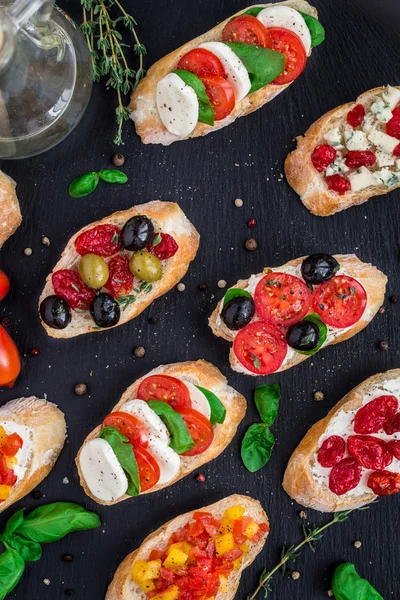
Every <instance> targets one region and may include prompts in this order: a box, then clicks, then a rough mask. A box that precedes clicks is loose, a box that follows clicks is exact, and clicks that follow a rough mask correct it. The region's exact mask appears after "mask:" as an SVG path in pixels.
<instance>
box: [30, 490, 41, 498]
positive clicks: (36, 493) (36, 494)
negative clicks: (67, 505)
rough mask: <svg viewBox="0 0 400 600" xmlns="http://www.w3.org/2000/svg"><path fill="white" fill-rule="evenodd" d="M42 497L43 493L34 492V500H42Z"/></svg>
mask: <svg viewBox="0 0 400 600" xmlns="http://www.w3.org/2000/svg"><path fill="white" fill-rule="evenodd" d="M41 497H42V492H41V491H40V490H33V492H32V498H35V500H40V498H41Z"/></svg>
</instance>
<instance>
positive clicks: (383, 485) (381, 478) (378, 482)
mask: <svg viewBox="0 0 400 600" xmlns="http://www.w3.org/2000/svg"><path fill="white" fill-rule="evenodd" d="M368 487H369V488H371V490H372V491H373V492H374V494H376V495H377V496H391V495H392V494H397V493H398V492H400V474H399V473H392V472H391V471H376V472H375V473H372V475H370V477H369V479H368Z"/></svg>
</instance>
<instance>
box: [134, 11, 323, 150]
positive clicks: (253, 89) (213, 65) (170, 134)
mask: <svg viewBox="0 0 400 600" xmlns="http://www.w3.org/2000/svg"><path fill="white" fill-rule="evenodd" d="M324 37H325V36H324V29H323V27H322V25H321V24H320V23H319V21H318V19H317V11H316V9H315V8H313V7H312V6H310V4H309V3H308V2H306V1H305V0H289V1H287V2H278V3H273V4H259V5H257V6H252V7H250V8H246V9H243V10H241V11H240V12H239V13H237V14H236V15H234V16H233V17H230V18H229V19H226V20H225V21H223V22H222V23H220V24H219V25H217V26H216V27H214V28H213V29H211V30H210V31H208V32H207V33H205V34H203V35H200V36H199V37H197V38H196V39H194V40H192V41H191V42H188V43H187V44H184V45H183V46H181V47H180V48H178V50H175V51H174V52H171V53H170V54H168V55H167V56H165V57H164V58H162V59H161V60H159V61H158V62H156V63H155V64H154V65H153V66H152V67H151V68H150V69H149V71H148V73H147V75H146V77H144V79H142V81H141V82H140V83H139V85H138V87H137V88H136V90H135V91H134V92H133V94H132V97H131V102H130V105H129V108H130V110H131V117H132V119H133V121H134V122H135V125H136V131H137V133H138V135H139V136H140V137H141V139H142V142H143V143H145V144H163V145H164V146H167V145H169V144H172V143H173V142H176V141H179V140H184V139H188V138H191V137H198V136H203V135H206V134H207V133H210V132H212V131H215V130H216V129H221V128H222V127H225V126H226V125H229V124H230V123H232V122H233V121H234V120H235V119H237V118H238V117H242V116H245V115H247V114H249V113H251V112H253V111H255V110H256V109H257V108H260V107H261V106H263V105H264V104H265V103H266V102H269V101H270V100H272V99H273V98H275V96H277V95H278V94H280V92H283V91H284V90H285V89H286V88H287V87H288V85H290V84H291V83H292V82H293V81H294V80H295V79H296V78H297V77H298V76H299V75H300V74H301V73H302V71H303V69H304V68H305V66H306V62H307V59H308V57H309V56H310V54H311V49H312V48H313V47H314V46H317V45H318V44H320V43H321V42H323V40H324Z"/></svg>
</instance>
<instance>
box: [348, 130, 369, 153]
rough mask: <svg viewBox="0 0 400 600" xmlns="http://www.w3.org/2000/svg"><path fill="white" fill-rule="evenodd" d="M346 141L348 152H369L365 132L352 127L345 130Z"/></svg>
mask: <svg viewBox="0 0 400 600" xmlns="http://www.w3.org/2000/svg"><path fill="white" fill-rule="evenodd" d="M344 139H345V143H346V148H347V150H368V148H369V143H368V140H367V136H366V135H365V133H364V132H363V131H357V130H354V129H353V128H352V127H348V128H346V129H345V132H344Z"/></svg>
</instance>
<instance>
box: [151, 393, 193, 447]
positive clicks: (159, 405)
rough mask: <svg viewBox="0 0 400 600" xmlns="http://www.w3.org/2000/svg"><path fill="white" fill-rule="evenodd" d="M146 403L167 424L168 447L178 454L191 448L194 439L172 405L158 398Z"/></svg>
mask: <svg viewBox="0 0 400 600" xmlns="http://www.w3.org/2000/svg"><path fill="white" fill-rule="evenodd" d="M148 405H149V407H150V408H151V409H152V410H154V412H155V413H156V414H157V415H158V416H159V417H160V419H161V420H162V421H163V423H164V424H165V425H166V426H167V428H168V431H169V432H170V434H171V442H170V447H171V448H172V450H175V452H177V453H178V454H183V453H184V452H187V451H188V450H191V449H192V448H193V446H194V441H193V439H192V436H191V435H190V433H189V429H188V428H187V426H186V423H185V421H184V420H183V419H182V416H181V415H180V414H179V413H178V412H176V410H174V409H173V408H172V406H170V405H169V404H167V403H166V402H160V400H150V402H148Z"/></svg>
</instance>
